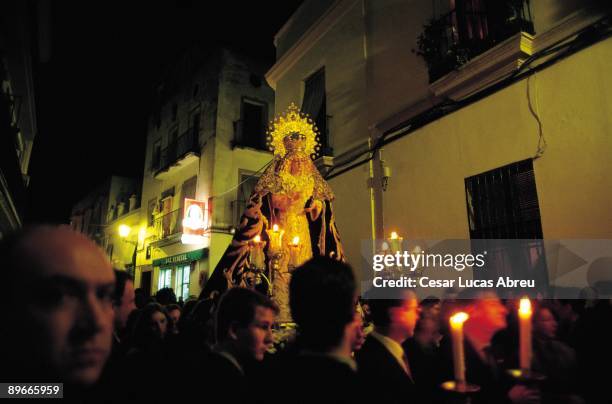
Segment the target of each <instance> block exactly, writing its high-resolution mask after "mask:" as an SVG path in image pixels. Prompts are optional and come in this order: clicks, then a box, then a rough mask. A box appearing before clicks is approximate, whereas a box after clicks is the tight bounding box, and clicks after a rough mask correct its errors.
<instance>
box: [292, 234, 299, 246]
mask: <svg viewBox="0 0 612 404" xmlns="http://www.w3.org/2000/svg"><path fill="white" fill-rule="evenodd" d="M291 244H292V245H295V246H296V245H298V244H300V236H295V237H294V238H293V240H291Z"/></svg>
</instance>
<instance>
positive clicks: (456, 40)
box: [417, 0, 534, 83]
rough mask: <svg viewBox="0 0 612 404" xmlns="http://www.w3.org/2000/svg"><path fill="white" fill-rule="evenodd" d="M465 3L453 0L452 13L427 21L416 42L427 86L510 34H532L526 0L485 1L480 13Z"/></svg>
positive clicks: (460, 0)
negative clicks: (425, 71)
mask: <svg viewBox="0 0 612 404" xmlns="http://www.w3.org/2000/svg"><path fill="white" fill-rule="evenodd" d="M467 3H468V2H467V1H465V0H463V1H462V0H457V3H456V4H457V6H456V8H455V9H454V10H452V11H451V12H449V13H447V14H445V15H442V16H441V17H440V18H437V19H433V20H431V21H430V22H429V23H428V24H426V25H425V26H424V30H423V32H422V33H421V34H420V35H419V37H418V39H417V42H418V47H419V51H418V52H417V53H418V54H419V55H420V56H423V58H424V59H425V62H426V63H427V67H428V70H429V82H430V83H433V82H434V81H436V80H438V79H439V78H441V77H443V76H444V75H446V74H448V73H450V72H451V71H453V70H455V69H457V68H458V67H460V66H461V65H463V64H465V63H467V62H468V61H469V60H470V59H472V58H474V57H476V56H478V55H480V54H482V53H483V52H485V51H487V50H488V49H490V48H492V47H494V46H496V45H497V44H499V43H500V42H503V41H504V40H506V39H508V38H510V37H511V36H512V35H514V34H517V33H519V32H521V31H522V32H528V33H530V34H534V29H533V22H532V20H531V11H530V9H529V0H494V1H486V2H482V3H483V4H484V6H485V7H486V8H485V7H482V8H481V9H480V10H474V9H470V8H469V7H467V5H468V4H467Z"/></svg>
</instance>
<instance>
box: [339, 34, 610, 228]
mask: <svg viewBox="0 0 612 404" xmlns="http://www.w3.org/2000/svg"><path fill="white" fill-rule="evenodd" d="M610 60H612V41H611V40H607V41H605V42H603V43H600V44H597V45H595V46H593V47H591V48H588V49H586V50H583V51H581V52H579V53H578V54H576V55H574V56H572V57H570V58H567V59H565V60H563V61H561V62H559V63H557V64H555V65H553V66H552V67H549V68H547V69H545V70H543V71H542V72H540V73H537V74H536V75H535V76H532V77H531V79H530V80H529V81H527V80H523V81H521V82H518V83H516V84H514V85H512V86H511V87H509V88H506V89H504V90H502V91H499V92H497V93H495V94H494V95H492V96H489V97H487V98H485V99H483V100H481V101H479V102H477V103H475V104H472V105H470V106H468V107H466V108H464V109H462V110H460V111H458V112H455V113H454V114H451V115H448V116H446V117H444V118H442V119H440V120H438V121H436V122H434V123H432V124H430V125H428V126H426V127H424V128H422V129H420V130H418V131H416V132H413V133H412V134H411V135H409V136H407V137H404V138H402V139H400V140H398V141H397V142H394V143H392V144H390V145H388V146H387V147H386V148H385V150H384V158H385V160H386V161H387V163H388V164H389V165H390V167H391V169H392V170H393V173H394V175H393V178H392V179H391V182H390V184H389V189H388V191H387V192H386V193H385V195H384V215H385V224H386V226H397V227H399V229H400V232H401V233H402V234H403V235H404V237H409V238H421V237H431V238H452V237H454V238H468V237H469V232H468V225H467V213H466V203H465V186H464V179H465V178H466V177H469V176H472V175H475V174H479V173H482V172H484V171H488V170H491V169H494V168H497V167H500V166H503V165H506V164H509V163H512V162H516V161H519V160H523V159H527V158H530V157H533V156H534V155H535V153H536V150H537V143H538V127H537V124H536V120H535V118H534V117H533V116H532V115H531V113H530V112H529V107H528V103H527V85H529V86H530V89H531V97H532V103H533V105H534V108H536V111H539V116H540V119H541V121H542V124H543V133H544V137H545V139H546V141H547V143H548V148H547V149H546V151H545V153H544V155H543V156H542V157H541V158H539V159H537V160H535V161H534V171H535V180H536V186H537V191H538V199H539V203H540V212H541V218H542V226H543V233H544V237H545V238H549V239H555V238H610V237H611V236H612V210H611V209H610V206H612V177H611V176H610V173H611V172H612V159H610V156H609V154H610V151H612V136H611V134H612V119H611V116H612V114H611V113H612V106H611V104H610V101H609V97H608V94H610V93H611V92H612V79H610V76H609V74H607V68H608V64H609V61H610ZM349 234H351V232H349Z"/></svg>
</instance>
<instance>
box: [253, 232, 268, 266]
mask: <svg viewBox="0 0 612 404" xmlns="http://www.w3.org/2000/svg"><path fill="white" fill-rule="evenodd" d="M263 247H264V243H263V242H262V241H261V237H260V236H259V234H258V235H256V236H255V238H253V241H252V243H251V264H253V266H255V268H257V269H263V268H264V266H265V265H266V264H265V259H264V254H263Z"/></svg>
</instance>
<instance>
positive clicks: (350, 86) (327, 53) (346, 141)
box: [275, 1, 368, 155]
mask: <svg viewBox="0 0 612 404" xmlns="http://www.w3.org/2000/svg"><path fill="white" fill-rule="evenodd" d="M363 35H364V22H363V17H362V10H361V2H359V1H356V2H354V3H353V5H352V6H350V9H349V10H348V11H347V13H346V14H345V15H344V17H343V18H342V19H341V20H340V21H339V22H337V23H336V24H335V25H334V26H333V27H332V28H331V29H330V30H329V31H328V32H327V33H326V34H325V35H324V36H323V37H322V38H321V39H320V40H319V41H318V42H317V43H316V44H315V45H314V46H313V47H312V48H311V49H310V50H309V51H308V52H307V53H306V54H305V55H304V57H302V58H300V59H299V60H298V61H297V62H296V63H295V65H294V66H293V67H291V69H289V70H288V71H287V73H286V74H285V75H283V76H282V78H281V79H280V80H279V81H278V83H277V86H276V101H275V104H276V112H277V113H282V112H284V111H285V110H286V108H287V107H288V106H289V104H290V103H291V102H293V103H295V104H296V105H298V106H300V105H301V104H302V99H303V95H304V80H305V79H307V78H308V77H309V76H310V75H312V74H313V73H315V72H316V71H318V70H319V69H320V68H321V67H325V92H326V104H327V114H328V115H331V118H330V119H329V128H328V129H329V133H330V138H331V146H332V147H333V148H334V155H338V154H340V153H343V152H345V151H346V150H347V149H350V148H352V147H354V146H355V145H356V144H358V143H359V141H360V140H361V141H363V140H364V139H367V137H368V129H367V127H368V125H367V122H366V110H365V108H366V93H365V91H366V72H365V69H366V66H365V57H364V42H363V41H364V37H363Z"/></svg>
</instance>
